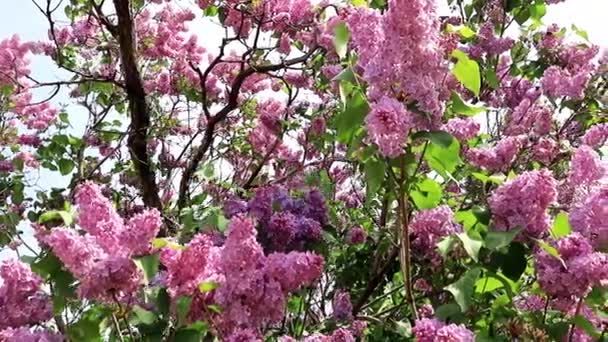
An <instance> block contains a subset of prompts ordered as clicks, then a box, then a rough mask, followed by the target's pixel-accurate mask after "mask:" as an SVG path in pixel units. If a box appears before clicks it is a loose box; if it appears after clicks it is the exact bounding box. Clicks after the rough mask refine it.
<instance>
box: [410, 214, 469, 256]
mask: <svg viewBox="0 0 608 342" xmlns="http://www.w3.org/2000/svg"><path fill="white" fill-rule="evenodd" d="M409 229H410V232H411V236H412V248H414V249H415V250H416V251H417V252H418V253H419V255H422V256H424V257H425V258H428V259H430V260H431V261H432V262H433V263H434V264H440V263H441V256H440V255H439V253H438V252H437V250H436V246H437V243H439V242H440V241H441V240H442V239H443V238H444V237H446V236H449V235H452V234H455V233H458V232H460V231H461V230H462V228H461V227H460V226H459V225H458V224H456V223H455V222H454V213H453V212H452V209H450V207H448V206H447V205H441V206H438V207H436V208H433V209H428V210H422V211H419V212H417V213H416V214H415V215H414V217H413V219H412V222H411V223H410V227H409Z"/></svg>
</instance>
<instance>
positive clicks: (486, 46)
mask: <svg viewBox="0 0 608 342" xmlns="http://www.w3.org/2000/svg"><path fill="white" fill-rule="evenodd" d="M514 42H515V41H514V40H513V39H511V38H503V37H499V36H497V35H496V33H495V29H494V24H492V23H491V22H489V21H488V22H485V23H484V24H482V25H481V27H480V28H479V33H478V34H477V42H476V44H475V45H473V47H474V48H479V49H481V50H483V51H484V52H485V53H487V54H489V55H500V54H501V53H503V52H505V51H508V50H509V49H510V48H511V47H512V46H513V43H514Z"/></svg>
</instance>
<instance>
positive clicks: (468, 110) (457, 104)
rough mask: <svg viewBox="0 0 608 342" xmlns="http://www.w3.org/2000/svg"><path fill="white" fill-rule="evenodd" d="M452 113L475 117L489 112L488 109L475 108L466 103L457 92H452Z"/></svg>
mask: <svg viewBox="0 0 608 342" xmlns="http://www.w3.org/2000/svg"><path fill="white" fill-rule="evenodd" d="M451 100H452V111H454V113H457V114H462V115H464V116H475V115H477V114H479V113H483V112H485V111H486V110H487V108H486V107H475V106H471V105H469V104H467V103H465V102H464V101H463V100H462V99H461V98H460V95H458V93H456V92H455V91H453V92H452V97H451Z"/></svg>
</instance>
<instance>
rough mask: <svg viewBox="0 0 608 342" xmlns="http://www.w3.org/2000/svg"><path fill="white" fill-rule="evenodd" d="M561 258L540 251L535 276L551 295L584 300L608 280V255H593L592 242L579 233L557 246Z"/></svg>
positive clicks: (594, 253)
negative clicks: (594, 288)
mask: <svg viewBox="0 0 608 342" xmlns="http://www.w3.org/2000/svg"><path fill="white" fill-rule="evenodd" d="M554 246H555V248H556V249H557V251H558V252H559V258H557V257H555V256H553V255H551V254H549V253H547V252H546V251H545V250H544V249H539V251H538V252H537V253H536V263H535V268H536V274H537V276H538V282H539V284H540V286H541V287H542V289H543V290H544V291H545V293H547V294H548V295H550V296H554V297H560V298H570V297H571V296H576V297H579V298H580V297H583V296H585V295H586V294H587V293H588V292H589V291H590V290H591V288H592V287H593V286H596V285H601V284H603V282H604V281H605V280H606V279H608V255H606V254H604V253H600V252H594V251H593V246H592V245H591V244H590V243H589V241H588V240H587V239H586V238H584V237H583V236H582V235H580V234H578V233H572V234H570V235H569V236H567V237H565V238H563V239H560V240H558V241H557V242H556V243H555V244H554Z"/></svg>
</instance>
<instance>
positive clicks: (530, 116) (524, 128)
mask: <svg viewBox="0 0 608 342" xmlns="http://www.w3.org/2000/svg"><path fill="white" fill-rule="evenodd" d="M552 115H553V112H552V111H551V109H549V108H547V107H545V106H542V105H539V104H536V103H532V102H531V101H530V100H529V99H527V98H525V99H523V100H522V101H521V103H520V104H519V105H517V107H515V109H513V110H512V111H510V112H509V113H508V114H507V119H506V127H505V134H507V135H520V134H534V135H537V136H544V135H546V134H548V133H549V132H550V131H551V124H552V122H551V120H552Z"/></svg>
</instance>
